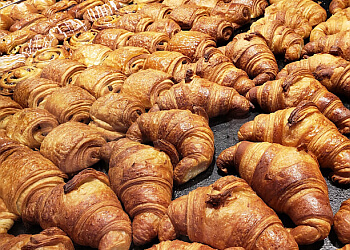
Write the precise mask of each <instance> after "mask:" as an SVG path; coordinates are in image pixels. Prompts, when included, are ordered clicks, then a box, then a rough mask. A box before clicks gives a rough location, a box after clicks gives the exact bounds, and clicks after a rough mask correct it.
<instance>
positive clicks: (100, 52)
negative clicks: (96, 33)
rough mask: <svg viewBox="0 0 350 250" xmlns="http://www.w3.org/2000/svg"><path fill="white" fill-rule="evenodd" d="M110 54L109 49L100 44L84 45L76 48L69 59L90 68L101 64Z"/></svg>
mask: <svg viewBox="0 0 350 250" xmlns="http://www.w3.org/2000/svg"><path fill="white" fill-rule="evenodd" d="M111 52H112V50H111V49H110V48H108V47H107V46H104V45H101V44H86V45H84V46H80V47H79V48H77V49H76V50H75V51H74V52H73V53H72V55H71V59H72V60H74V61H77V62H80V63H82V64H84V65H85V66H87V67H90V66H93V65H100V64H102V62H103V61H104V60H105V59H106V58H107V57H108V56H109V54H110V53H111Z"/></svg>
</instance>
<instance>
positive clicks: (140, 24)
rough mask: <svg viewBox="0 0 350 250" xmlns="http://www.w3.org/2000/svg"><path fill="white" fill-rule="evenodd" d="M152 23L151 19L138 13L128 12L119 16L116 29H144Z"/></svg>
mask: <svg viewBox="0 0 350 250" xmlns="http://www.w3.org/2000/svg"><path fill="white" fill-rule="evenodd" d="M152 23H153V19H152V18H150V17H148V16H146V15H144V14H140V13H130V14H127V15H124V16H121V17H120V18H119V19H118V21H117V23H116V27H115V28H117V29H125V30H128V31H131V32H135V33H137V32H142V31H146V30H147V27H148V26H149V25H151V24H152Z"/></svg>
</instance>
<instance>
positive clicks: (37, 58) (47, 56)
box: [25, 45, 69, 68]
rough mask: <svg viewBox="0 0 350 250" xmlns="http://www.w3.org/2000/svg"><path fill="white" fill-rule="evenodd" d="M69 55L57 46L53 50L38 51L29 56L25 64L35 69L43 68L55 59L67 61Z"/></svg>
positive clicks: (60, 46) (61, 47)
mask: <svg viewBox="0 0 350 250" xmlns="http://www.w3.org/2000/svg"><path fill="white" fill-rule="evenodd" d="M68 58H69V53H68V51H67V50H66V49H65V48H64V47H63V46H62V45H57V46H56V47H53V48H46V49H40V50H38V51H36V52H35V53H34V54H32V55H30V56H29V57H28V59H27V60H26V62H25V64H26V65H28V66H35V67H37V68H45V67H46V65H48V64H49V63H50V62H51V61H53V60H57V59H68Z"/></svg>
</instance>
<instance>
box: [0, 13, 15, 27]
mask: <svg viewBox="0 0 350 250" xmlns="http://www.w3.org/2000/svg"><path fill="white" fill-rule="evenodd" d="M13 23H14V21H13V20H12V18H11V17H9V16H8V15H5V14H0V30H8V29H9V28H10V27H11V25H12V24H13Z"/></svg>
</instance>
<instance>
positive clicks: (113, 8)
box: [83, 1, 121, 22]
mask: <svg viewBox="0 0 350 250" xmlns="http://www.w3.org/2000/svg"><path fill="white" fill-rule="evenodd" d="M119 8H121V4H120V2H118V1H109V2H107V3H105V4H103V5H98V6H96V7H93V8H90V9H88V10H86V11H85V13H84V15H83V19H84V20H88V21H90V22H94V21H96V20H97V19H99V18H100V17H105V16H112V15H115V14H117V13H118V9H119Z"/></svg>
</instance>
